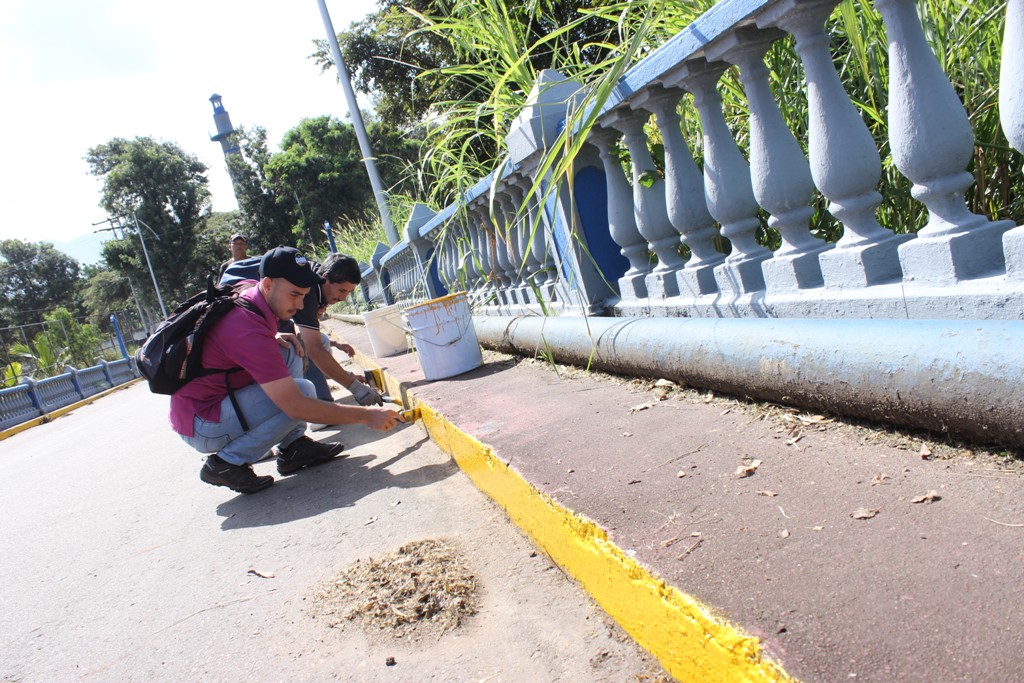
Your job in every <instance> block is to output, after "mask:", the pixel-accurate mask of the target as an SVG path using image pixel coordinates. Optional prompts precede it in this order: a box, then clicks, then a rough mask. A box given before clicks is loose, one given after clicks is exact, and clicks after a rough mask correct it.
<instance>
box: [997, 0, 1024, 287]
mask: <svg viewBox="0 0 1024 683" xmlns="http://www.w3.org/2000/svg"><path fill="white" fill-rule="evenodd" d="M1022 83H1024V0H1009V2H1008V3H1007V5H1006V28H1005V29H1004V31H1003V63H1002V66H1001V68H1000V72H999V118H1000V121H1001V123H1002V126H1003V132H1004V133H1006V139H1007V140H1009V141H1010V144H1011V145H1013V147H1014V148H1015V149H1016V150H1017V151H1018V152H1024V88H1021V84H1022ZM1003 253H1004V254H1005V255H1006V277H1007V278H1009V279H1011V280H1024V226H1021V227H1017V228H1014V229H1013V230H1010V231H1008V232H1007V233H1006V234H1005V235H1003Z"/></svg>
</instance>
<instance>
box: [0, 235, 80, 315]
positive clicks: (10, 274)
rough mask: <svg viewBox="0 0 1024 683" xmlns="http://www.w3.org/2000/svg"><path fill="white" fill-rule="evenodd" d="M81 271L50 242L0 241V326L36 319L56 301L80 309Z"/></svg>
mask: <svg viewBox="0 0 1024 683" xmlns="http://www.w3.org/2000/svg"><path fill="white" fill-rule="evenodd" d="M80 272H81V268H80V266H79V264H78V261H76V260H75V259H73V258H71V257H70V256H68V255H67V254H65V253H63V252H61V251H58V250H57V249H55V248H54V246H53V244H52V243H50V242H24V241H22V240H16V239H10V240H2V241H0V273H2V274H3V277H2V278H0V326H3V327H8V326H11V325H25V324H28V323H33V322H38V321H39V320H40V319H41V318H42V317H43V315H44V314H45V313H46V312H48V311H50V310H52V309H53V308H54V306H58V305H63V306H65V307H67V308H68V309H69V310H72V311H75V312H80V311H81V310H82V305H81V298H80V294H79V290H80V280H79V274H80Z"/></svg>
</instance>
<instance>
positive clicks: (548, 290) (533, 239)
mask: <svg viewBox="0 0 1024 683" xmlns="http://www.w3.org/2000/svg"><path fill="white" fill-rule="evenodd" d="M538 192H541V190H538ZM542 200H543V197H542V196H541V195H539V194H534V196H533V197H530V198H528V199H527V210H528V211H529V216H530V251H531V252H532V253H533V257H534V259H535V260H536V263H537V270H536V271H534V272H533V273H530V275H531V276H532V277H533V278H534V280H535V282H536V283H537V286H538V287H539V288H540V292H541V296H542V297H543V298H544V300H545V301H552V300H553V299H554V295H555V276H556V269H555V268H556V267H555V259H554V258H553V257H552V255H551V251H550V250H549V248H548V240H547V232H548V223H547V221H546V220H545V218H544V216H545V212H544V206H543V204H542Z"/></svg>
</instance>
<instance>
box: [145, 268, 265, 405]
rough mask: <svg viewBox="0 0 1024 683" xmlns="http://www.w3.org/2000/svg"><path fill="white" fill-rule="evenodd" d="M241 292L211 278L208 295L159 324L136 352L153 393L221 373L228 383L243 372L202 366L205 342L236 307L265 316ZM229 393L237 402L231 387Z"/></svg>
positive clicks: (173, 389) (199, 295)
mask: <svg viewBox="0 0 1024 683" xmlns="http://www.w3.org/2000/svg"><path fill="white" fill-rule="evenodd" d="M240 291H241V290H239V289H236V288H234V287H221V286H219V285H215V284H213V281H212V279H211V280H209V281H208V282H207V287H206V291H205V292H200V293H199V294H196V295H195V296H194V297H192V298H191V299H189V300H188V301H186V302H185V303H183V304H181V305H180V306H178V307H177V308H176V309H174V313H171V315H169V316H168V317H167V319H166V320H164V321H162V322H161V323H160V324H159V325H157V327H156V329H155V330H154V331H153V334H151V335H150V336H149V337H148V338H147V339H146V341H145V342H144V343H143V344H142V346H140V347H139V349H138V350H137V351H136V352H135V365H136V367H138V369H139V373H140V374H141V375H142V376H143V377H145V378H146V381H147V382H148V383H149V390H150V391H152V392H153V393H154V394H165V395H170V394H173V393H174V392H176V391H177V390H178V389H180V388H182V387H183V386H185V385H186V384H188V383H189V382H190V381H192V380H193V379H195V378H196V377H201V376H203V375H211V374H214V373H217V372H223V373H225V375H224V382H225V384H228V377H227V375H228V374H229V373H232V372H235V371H237V370H241V368H232V369H230V370H207V369H205V368H203V366H202V358H203V342H204V340H205V338H206V333H207V332H209V331H210V329H211V328H212V327H213V326H214V324H216V323H217V321H219V320H220V319H221V318H223V317H224V316H225V315H227V313H228V312H229V311H231V310H233V309H234V308H235V307H236V306H239V307H241V308H244V309H246V310H248V311H252V312H254V313H259V314H261V315H262V313H261V312H260V309H259V308H258V307H257V306H256V304H254V303H252V302H251V301H249V300H248V299H242V298H239V296H238V295H239V293H240ZM228 394H229V395H231V399H232V402H234V395H233V392H232V391H231V387H230V385H229V386H228Z"/></svg>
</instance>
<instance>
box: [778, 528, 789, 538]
mask: <svg viewBox="0 0 1024 683" xmlns="http://www.w3.org/2000/svg"><path fill="white" fill-rule="evenodd" d="M779 538H789V529H783V530H782V531H780V532H779Z"/></svg>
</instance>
